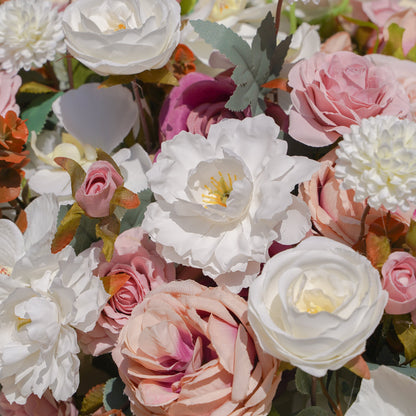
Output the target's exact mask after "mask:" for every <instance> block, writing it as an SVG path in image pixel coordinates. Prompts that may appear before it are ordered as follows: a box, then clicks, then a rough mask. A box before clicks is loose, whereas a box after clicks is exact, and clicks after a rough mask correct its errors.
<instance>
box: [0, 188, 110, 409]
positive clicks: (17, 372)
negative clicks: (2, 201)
mask: <svg viewBox="0 0 416 416" xmlns="http://www.w3.org/2000/svg"><path fill="white" fill-rule="evenodd" d="M26 211H27V215H28V228H27V230H26V232H25V233H24V234H23V235H22V234H21V232H20V231H19V229H18V228H17V226H16V225H15V224H14V223H12V222H11V221H8V220H3V219H1V220H0V247H1V249H0V265H2V266H3V274H0V287H1V289H0V384H1V385H2V392H3V393H4V394H5V396H6V398H7V400H8V401H9V402H17V403H19V404H23V403H25V402H26V399H27V397H28V396H29V395H30V394H32V393H33V394H36V395H37V396H38V397H41V396H42V395H43V393H44V392H45V391H46V390H47V389H50V390H51V392H52V394H53V396H54V398H55V399H56V400H66V399H68V398H69V397H71V396H72V395H73V394H74V393H75V391H76V389H77V387H78V383H79V374H78V371H79V359H78V357H77V353H78V352H79V348H78V343H77V333H76V329H77V330H80V331H84V332H87V331H90V330H92V329H93V328H94V326H95V323H96V321H97V319H98V316H99V313H100V311H101V309H102V307H103V306H104V305H105V303H106V301H107V299H108V295H107V293H106V292H105V290H104V288H103V285H102V282H101V281H100V279H99V278H98V277H95V276H93V274H92V271H93V270H94V269H95V268H96V267H97V265H98V261H99V252H100V250H99V248H95V249H88V250H86V251H84V252H83V253H81V254H80V255H79V256H75V253H74V250H73V249H72V247H70V246H68V247H66V248H65V249H64V250H62V251H61V252H60V253H58V254H51V251H50V246H51V241H52V238H53V236H54V233H55V230H56V224H55V223H56V218H57V214H58V203H57V201H56V199H55V198H53V197H52V196H51V195H48V196H42V197H39V198H38V199H36V200H35V201H34V202H32V203H31V204H30V205H29V206H28V208H27V210H26ZM0 268H1V267H0ZM4 270H7V273H4Z"/></svg>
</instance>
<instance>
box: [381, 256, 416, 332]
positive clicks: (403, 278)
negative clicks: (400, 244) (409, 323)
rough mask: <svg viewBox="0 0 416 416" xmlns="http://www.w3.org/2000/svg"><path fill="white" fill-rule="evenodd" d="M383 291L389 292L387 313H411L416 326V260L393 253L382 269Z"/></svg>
mask: <svg viewBox="0 0 416 416" xmlns="http://www.w3.org/2000/svg"><path fill="white" fill-rule="evenodd" d="M381 274H382V276H383V279H382V284H383V289H385V290H387V292H389V300H388V302H387V305H386V308H385V310H386V312H387V313H389V314H391V315H401V314H404V313H409V312H410V313H411V314H412V320H413V323H414V324H415V325H416V258H415V257H413V256H412V255H410V254H409V253H406V252H403V251H395V252H393V253H391V254H390V255H389V257H388V259H387V260H386V262H385V263H384V264H383V267H382V269H381Z"/></svg>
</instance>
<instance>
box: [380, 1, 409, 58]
mask: <svg viewBox="0 0 416 416" xmlns="http://www.w3.org/2000/svg"><path fill="white" fill-rule="evenodd" d="M392 23H397V24H398V25H399V26H400V27H402V28H403V29H404V33H403V38H402V49H403V53H404V55H405V56H406V55H407V54H408V53H409V51H410V49H412V48H413V47H414V46H416V11H415V10H413V9H411V8H409V9H405V10H402V11H400V12H398V13H395V14H394V15H393V16H391V17H390V18H389V19H388V20H387V21H386V24H385V26H384V30H383V36H384V39H385V40H388V38H389V31H388V28H389V26H390V25H391V24H392Z"/></svg>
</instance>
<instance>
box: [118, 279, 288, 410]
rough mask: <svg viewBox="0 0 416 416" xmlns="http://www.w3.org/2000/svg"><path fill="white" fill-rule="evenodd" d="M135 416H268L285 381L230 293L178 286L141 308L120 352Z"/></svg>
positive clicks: (178, 283) (124, 333)
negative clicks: (274, 399) (214, 415)
mask: <svg viewBox="0 0 416 416" xmlns="http://www.w3.org/2000/svg"><path fill="white" fill-rule="evenodd" d="M113 359H114V361H115V362H116V364H117V366H118V369H119V374H120V377H121V378H122V380H123V381H124V383H125V384H126V389H125V393H126V394H127V395H128V397H129V399H130V402H131V408H132V411H133V413H134V414H135V415H140V416H150V415H155V414H157V415H162V414H163V415H169V416H200V415H212V414H217V415H222V416H231V415H235V416H236V415H251V416H260V415H267V414H268V412H269V411H270V407H271V403H272V400H273V397H274V395H275V392H276V388H277V385H278V383H279V380H280V376H281V375H280V374H277V369H278V365H279V361H278V360H277V359H275V358H274V357H272V356H270V355H268V354H266V353H265V352H264V351H263V350H262V348H261V347H260V345H259V344H258V341H257V339H256V337H255V335H254V332H253V330H252V329H251V327H250V325H249V323H248V320H247V302H246V301H245V300H244V299H242V298H241V297H240V296H238V295H235V294H233V293H231V292H230V291H229V290H228V289H227V288H225V287H205V286H202V285H200V284H198V283H196V282H194V281H191V280H187V281H175V282H171V283H169V284H167V285H164V286H161V287H159V288H157V289H156V290H154V291H152V292H150V293H149V294H148V296H146V298H145V299H144V301H143V302H142V303H141V304H139V305H137V306H136V308H135V309H134V310H133V313H132V315H131V317H130V319H129V321H128V322H127V324H126V325H125V326H124V327H123V329H122V330H121V332H120V337H119V339H118V342H117V345H116V347H115V348H114V350H113Z"/></svg>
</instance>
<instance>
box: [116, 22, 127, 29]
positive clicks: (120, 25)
mask: <svg viewBox="0 0 416 416" xmlns="http://www.w3.org/2000/svg"><path fill="white" fill-rule="evenodd" d="M125 28H126V25H124V24H123V23H119V24H118V26H117V29H116V31H118V30H123V29H125Z"/></svg>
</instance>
